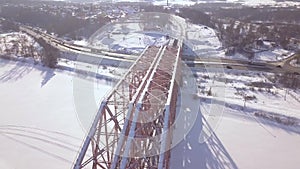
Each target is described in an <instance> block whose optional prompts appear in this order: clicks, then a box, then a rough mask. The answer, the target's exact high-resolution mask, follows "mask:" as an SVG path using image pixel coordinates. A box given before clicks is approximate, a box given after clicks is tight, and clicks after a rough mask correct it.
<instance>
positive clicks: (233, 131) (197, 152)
mask: <svg viewBox="0 0 300 169" xmlns="http://www.w3.org/2000/svg"><path fill="white" fill-rule="evenodd" d="M197 72H198V73H197V76H198V78H197V81H198V86H199V87H198V91H199V92H198V96H199V100H198V101H199V104H200V109H199V112H198V114H197V115H196V117H194V116H195V115H191V114H190V113H186V114H185V116H186V117H185V118H184V119H185V125H191V124H192V125H193V127H192V129H191V130H190V132H189V133H187V134H186V135H185V139H183V140H182V141H181V142H180V143H179V144H178V145H176V146H175V147H174V149H172V151H171V152H172V154H171V166H172V169H173V168H174V169H177V168H178V169H182V168H222V169H225V168H230V169H234V168H243V169H250V168H274V169H277V168H278V169H280V168H290V169H292V168H297V167H298V166H299V164H300V163H299V160H298V156H299V155H300V150H299V149H298V147H299V146H300V120H299V119H300V112H299V106H300V102H299V101H297V100H296V99H295V98H293V97H292V96H290V95H289V94H287V95H286V100H285V99H284V98H285V89H283V88H277V87H274V86H272V85H267V84H269V83H271V82H270V81H269V80H268V79H269V76H272V74H265V73H259V72H246V71H234V70H228V71H226V72H225V73H220V72H218V73H215V72H209V73H207V72H206V70H200V69H199V70H198V71H197ZM252 82H264V83H266V85H265V87H263V88H261V89H259V88H258V87H253V89H252V87H251V86H249V84H254V83H252ZM267 86H269V89H268V87H267ZM209 89H211V94H212V96H208V95H207V93H208V91H209ZM222 90H224V91H225V97H222V95H221V94H220V92H217V91H222ZM292 93H293V94H295V95H296V96H299V90H297V91H293V92H292ZM243 96H250V97H253V96H255V99H253V100H248V101H247V102H246V106H245V107H244V101H243V100H244V99H243ZM223 101H224V102H223ZM223 103H224V107H223V109H218V111H220V112H214V111H213V110H216V109H213V107H214V106H216V105H219V106H222V105H223ZM255 112H259V113H263V114H266V115H273V116H275V117H278V118H285V117H287V116H288V117H295V118H296V119H295V118H294V120H295V121H296V122H297V123H296V124H293V125H284V124H282V123H278V122H276V121H272V120H269V119H265V118H262V117H257V116H255ZM192 116H193V117H192ZM205 138H206V139H205Z"/></svg>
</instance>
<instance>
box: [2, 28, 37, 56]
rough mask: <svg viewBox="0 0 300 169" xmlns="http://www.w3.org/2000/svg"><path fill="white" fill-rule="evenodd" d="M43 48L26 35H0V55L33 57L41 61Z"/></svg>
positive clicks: (18, 33) (17, 33) (16, 33)
mask: <svg viewBox="0 0 300 169" xmlns="http://www.w3.org/2000/svg"><path fill="white" fill-rule="evenodd" d="M41 52H42V47H41V46H40V45H39V44H38V43H37V42H36V41H35V40H34V39H33V38H32V37H30V36H28V35H27V34H25V33H20V32H12V33H6V34H0V55H2V56H3V55H9V56H10V57H19V56H22V57H33V58H35V59H36V60H38V59H40V57H41Z"/></svg>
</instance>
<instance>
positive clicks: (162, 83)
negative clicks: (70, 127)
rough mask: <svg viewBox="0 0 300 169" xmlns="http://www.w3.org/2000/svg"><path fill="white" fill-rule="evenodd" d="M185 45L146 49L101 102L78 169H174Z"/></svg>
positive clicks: (177, 44)
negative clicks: (172, 159) (174, 138)
mask: <svg viewBox="0 0 300 169" xmlns="http://www.w3.org/2000/svg"><path fill="white" fill-rule="evenodd" d="M181 44H182V43H181V42H178V40H174V41H172V42H170V43H169V44H168V45H165V46H161V47H155V46H151V47H147V48H146V49H145V50H144V52H143V53H142V54H141V55H140V56H139V57H138V58H137V60H136V61H135V62H134V63H133V65H132V66H131V67H130V69H129V70H128V72H127V73H126V74H125V75H124V76H123V77H122V79H121V80H120V81H119V82H118V83H117V85H116V86H115V87H114V89H113V90H112V91H111V92H110V93H109V94H108V96H107V97H105V99H103V100H102V102H101V105H100V108H99V109H98V112H97V114H96V117H95V119H94V121H93V124H92V126H91V128H90V130H89V133H88V135H87V137H86V139H85V141H84V143H83V146H82V148H81V151H80V153H79V155H78V157H77V160H76V163H75V165H74V169H81V168H91V169H125V168H132V169H146V168H147V169H163V168H164V169H165V168H169V161H170V160H169V159H170V155H171V154H170V147H171V144H172V132H173V127H172V124H173V123H174V120H175V115H176V104H177V103H176V102H177V96H178V91H179V85H180V82H181V58H180V57H181V47H182V46H181Z"/></svg>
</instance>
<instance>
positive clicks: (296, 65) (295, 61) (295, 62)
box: [290, 59, 300, 67]
mask: <svg viewBox="0 0 300 169" xmlns="http://www.w3.org/2000/svg"><path fill="white" fill-rule="evenodd" d="M290 63H291V65H292V66H294V67H300V64H297V60H296V59H293V60H292V61H291V62H290Z"/></svg>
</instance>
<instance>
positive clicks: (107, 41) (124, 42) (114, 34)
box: [91, 23, 168, 53]
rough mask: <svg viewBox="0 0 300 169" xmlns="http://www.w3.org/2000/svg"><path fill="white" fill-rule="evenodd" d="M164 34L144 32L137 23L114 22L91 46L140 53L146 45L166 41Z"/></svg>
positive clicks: (158, 44)
mask: <svg viewBox="0 0 300 169" xmlns="http://www.w3.org/2000/svg"><path fill="white" fill-rule="evenodd" d="M167 42H168V40H167V39H166V37H165V35H164V34H159V33H155V32H144V31H142V27H141V25H140V24H139V23H130V24H115V25H114V26H113V28H112V29H111V30H110V32H109V33H108V34H105V35H103V34H100V35H98V36H97V37H96V38H95V40H93V41H92V42H91V44H92V45H93V46H98V47H99V46H100V47H101V48H104V49H110V50H113V51H119V52H125V53H141V52H142V51H143V50H144V49H145V47H146V46H152V45H155V46H160V45H162V44H165V43H167Z"/></svg>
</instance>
